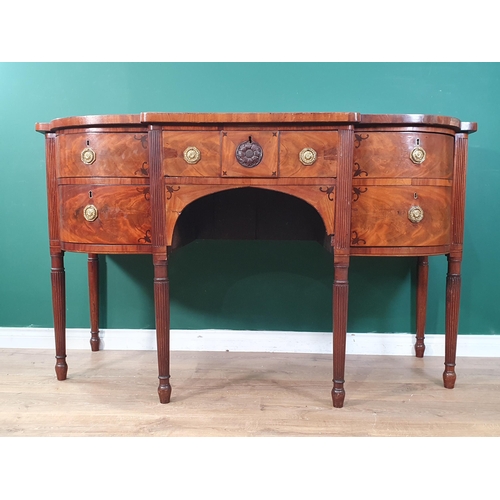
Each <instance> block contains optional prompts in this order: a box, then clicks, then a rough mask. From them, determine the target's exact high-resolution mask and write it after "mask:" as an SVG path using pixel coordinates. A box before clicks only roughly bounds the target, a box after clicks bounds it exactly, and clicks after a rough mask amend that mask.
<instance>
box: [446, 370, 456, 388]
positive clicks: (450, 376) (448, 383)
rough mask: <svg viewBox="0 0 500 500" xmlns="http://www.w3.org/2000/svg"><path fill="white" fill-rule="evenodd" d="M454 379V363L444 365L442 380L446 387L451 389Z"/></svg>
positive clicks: (453, 385)
mask: <svg viewBox="0 0 500 500" xmlns="http://www.w3.org/2000/svg"><path fill="white" fill-rule="evenodd" d="M456 380H457V374H456V373H455V365H445V370H444V372H443V382H444V386H445V387H446V389H453V388H454V387H455V381H456Z"/></svg>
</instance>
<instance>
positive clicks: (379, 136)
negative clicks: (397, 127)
mask: <svg viewBox="0 0 500 500" xmlns="http://www.w3.org/2000/svg"><path fill="white" fill-rule="evenodd" d="M354 137H355V140H354V177H357V176H359V177H368V178H377V177H386V178H394V177H420V178H431V179H438V178H442V179H450V178H451V177H452V174H453V148H454V138H453V136H451V135H446V134H438V133H425V132H422V133H417V132H371V131H367V132H361V131H357V132H356V134H355V136H354Z"/></svg>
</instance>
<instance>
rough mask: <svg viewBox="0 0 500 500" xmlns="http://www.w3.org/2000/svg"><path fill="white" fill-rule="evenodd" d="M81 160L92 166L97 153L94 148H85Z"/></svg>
mask: <svg viewBox="0 0 500 500" xmlns="http://www.w3.org/2000/svg"><path fill="white" fill-rule="evenodd" d="M81 159H82V161H83V163H85V165H92V163H94V162H95V151H94V150H93V149H92V148H85V149H84V150H83V151H82V154H81Z"/></svg>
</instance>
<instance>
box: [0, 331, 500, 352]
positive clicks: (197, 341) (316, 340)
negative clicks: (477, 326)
mask: <svg viewBox="0 0 500 500" xmlns="http://www.w3.org/2000/svg"><path fill="white" fill-rule="evenodd" d="M100 337H101V349H103V350H104V349H105V350H155V349H156V336H155V331H154V330H119V329H104V330H101V332H100ZM66 339H67V340H66V346H67V348H68V349H90V344H89V339H90V333H89V330H88V329H83V328H69V329H68V330H67V332H66ZM414 343H415V335H414V334H410V333H348V334H347V346H346V350H347V353H348V354H371V355H377V354H383V355H393V356H413V355H414V347H413V346H414ZM425 345H426V349H425V355H426V356H444V335H426V337H425ZM170 346H171V349H172V350H173V351H232V352H290V353H313V354H331V353H332V334H331V333H329V332H278V331H246V330H172V331H171V335H170ZM0 348H13V349H22V348H30V349H53V348H54V335H53V330H52V328H9V327H0ZM457 356H468V357H500V335H459V337H458V346H457Z"/></svg>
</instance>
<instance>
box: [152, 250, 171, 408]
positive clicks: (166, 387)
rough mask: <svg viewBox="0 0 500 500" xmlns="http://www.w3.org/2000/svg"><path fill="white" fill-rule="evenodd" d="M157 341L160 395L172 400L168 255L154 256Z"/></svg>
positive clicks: (161, 398)
mask: <svg viewBox="0 0 500 500" xmlns="http://www.w3.org/2000/svg"><path fill="white" fill-rule="evenodd" d="M153 263H154V297H155V315H156V342H157V346H158V379H159V381H160V383H159V385H158V395H159V397H160V403H168V402H170V394H171V392H172V387H171V386H170V291H169V280H168V270H167V259H166V257H165V258H163V257H158V256H154V257H153Z"/></svg>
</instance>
